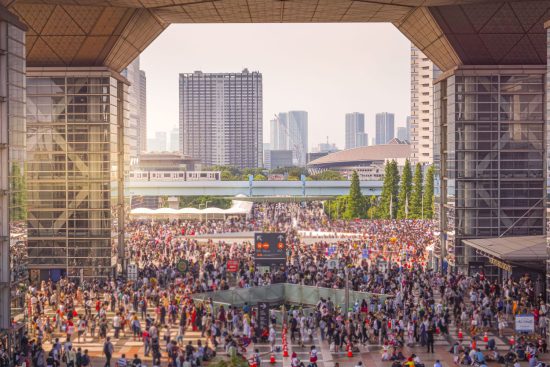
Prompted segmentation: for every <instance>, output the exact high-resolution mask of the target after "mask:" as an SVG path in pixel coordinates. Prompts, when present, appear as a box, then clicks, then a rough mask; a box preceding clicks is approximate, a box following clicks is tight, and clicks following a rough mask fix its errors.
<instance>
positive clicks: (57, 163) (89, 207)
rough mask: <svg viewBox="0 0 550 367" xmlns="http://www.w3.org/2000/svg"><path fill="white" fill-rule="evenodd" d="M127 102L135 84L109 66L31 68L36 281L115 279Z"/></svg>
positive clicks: (31, 231) (30, 179)
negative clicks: (63, 278) (83, 68)
mask: <svg viewBox="0 0 550 367" xmlns="http://www.w3.org/2000/svg"><path fill="white" fill-rule="evenodd" d="M126 101H127V85H126V84H125V83H124V82H123V80H122V79H120V77H119V76H118V75H115V74H113V73H112V72H110V71H108V70H107V69H100V70H95V69H92V70H85V71H83V70H80V69H75V70H74V71H70V69H69V71H57V69H54V68H52V69H51V70H48V69H46V70H45V71H44V70H43V69H36V70H35V69H32V68H29V70H28V73H27V158H28V159H27V186H28V194H27V199H28V206H29V213H28V237H29V239H28V257H29V267H30V268H31V280H37V279H47V278H56V277H59V276H62V275H68V276H69V277H71V278H78V279H85V278H97V277H108V276H110V275H111V274H112V270H113V266H114V265H115V264H116V256H117V253H118V252H119V248H118V243H119V238H121V236H122V231H121V227H122V225H123V210H124V209H123V205H122V204H123V195H119V194H120V192H119V188H122V187H123V185H122V183H123V181H121V180H122V179H123V176H124V158H125V157H124V152H125V151H126V150H125V149H124V148H123V147H124V139H123V132H124V127H125V126H126V124H125V123H126V122H127V117H128V111H127V109H126V108H125V107H124V104H125V102H126ZM126 162H127V161H126ZM121 214H122V215H121ZM118 218H122V219H121V220H119V219H118ZM121 245H122V243H121Z"/></svg>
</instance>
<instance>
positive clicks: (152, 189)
mask: <svg viewBox="0 0 550 367" xmlns="http://www.w3.org/2000/svg"><path fill="white" fill-rule="evenodd" d="M350 184H351V181H251V182H249V181H175V182H173V181H156V182H149V181H143V182H140V181H126V184H125V189H124V193H125V195H126V197H131V196H203V195H206V196H236V195H239V194H241V195H246V196H339V195H347V194H348V192H349V187H350ZM382 184H383V182H382V181H363V182H361V191H362V193H363V195H365V196H372V195H375V196H379V195H380V193H381V192H382ZM115 190H116V189H115Z"/></svg>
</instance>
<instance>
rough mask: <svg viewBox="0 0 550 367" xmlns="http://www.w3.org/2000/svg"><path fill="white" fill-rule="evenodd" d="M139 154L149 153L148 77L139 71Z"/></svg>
mask: <svg viewBox="0 0 550 367" xmlns="http://www.w3.org/2000/svg"><path fill="white" fill-rule="evenodd" d="M139 87H140V91H139V135H138V139H139V152H145V151H147V76H146V75H145V71H143V70H140V71H139Z"/></svg>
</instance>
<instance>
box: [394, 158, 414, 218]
mask: <svg viewBox="0 0 550 367" xmlns="http://www.w3.org/2000/svg"><path fill="white" fill-rule="evenodd" d="M411 188H412V172H411V164H410V162H409V160H408V159H407V160H406V161H405V166H404V167H403V173H402V175H401V182H400V185H399V200H398V203H397V205H398V209H397V218H399V219H403V218H407V217H408V213H409V206H410V205H409V200H410V199H411Z"/></svg>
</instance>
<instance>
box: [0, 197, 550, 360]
mask: <svg viewBox="0 0 550 367" xmlns="http://www.w3.org/2000/svg"><path fill="white" fill-rule="evenodd" d="M126 231H127V233H128V234H129V238H128V244H127V246H126V247H127V249H128V251H129V255H130V257H131V259H132V262H134V263H135V264H136V265H137V267H138V277H137V279H136V280H132V281H130V280H126V279H124V280H123V279H109V280H94V281H85V282H83V283H79V284H77V283H76V282H77V281H78V280H77V279H66V278H65V279H61V280H60V281H58V282H57V283H54V282H52V281H51V280H50V281H43V282H42V283H41V284H39V285H36V286H34V287H30V288H29V290H28V292H27V300H28V302H29V303H30V306H31V309H32V314H31V327H30V329H29V331H28V334H26V335H25V336H24V337H23V341H22V344H21V348H20V349H19V350H17V353H16V356H15V360H16V361H17V363H18V364H19V365H22V364H23V363H25V366H27V367H29V366H31V365H33V366H37V367H46V366H47V367H58V366H60V365H61V364H62V363H66V365H67V367H86V366H88V365H89V363H90V357H89V356H88V352H87V350H85V349H84V350H83V349H81V347H79V345H80V343H81V342H90V341H101V342H102V343H103V355H104V358H105V360H106V365H108V366H110V364H111V360H112V359H113V358H115V356H116V355H117V354H116V353H117V351H116V350H114V345H113V342H112V340H111V338H115V339H119V338H127V339H132V338H133V340H136V341H140V342H141V343H142V347H143V349H142V352H143V354H142V355H143V356H145V357H149V356H150V357H151V358H152V365H153V366H160V365H161V363H164V364H163V365H167V366H170V367H194V366H199V365H201V364H202V363H203V361H206V360H210V359H212V358H213V357H215V356H216V354H217V353H219V351H222V350H223V351H224V352H226V353H227V354H228V355H237V354H243V355H245V356H247V357H252V358H253V359H255V358H257V357H258V356H257V355H256V354H257V352H254V350H253V348H252V347H251V345H253V344H256V343H261V342H265V343H268V344H270V346H271V348H274V346H275V343H276V325H277V324H278V323H280V320H277V318H276V317H275V314H274V313H272V317H271V323H270V325H269V326H267V327H266V326H265V325H264V326H263V327H262V326H260V325H259V324H258V321H257V317H256V316H257V315H256V311H255V309H254V307H252V305H248V304H245V305H244V306H242V307H232V306H219V305H216V304H215V303H214V302H213V301H212V300H211V299H208V298H207V300H206V301H194V300H193V298H192V296H193V294H196V293H205V292H215V291H218V290H227V289H230V288H231V287H238V288H248V287H257V286H267V285H270V284H273V283H277V282H286V283H292V284H300V285H306V286H315V287H325V288H335V289H341V288H344V287H345V286H346V281H347V282H348V286H349V288H350V289H351V290H354V291H359V292H369V293H372V294H374V296H372V297H368V298H367V297H365V299H364V300H363V301H362V302H361V303H359V302H358V303H355V304H353V305H351V307H350V308H349V309H344V308H343V307H342V305H339V304H335V303H334V300H331V299H323V298H321V299H320V300H319V302H317V303H316V304H315V305H310V306H313V307H312V308H309V309H307V308H300V307H296V308H293V309H291V310H289V311H288V313H287V314H286V315H285V317H284V319H285V322H286V323H287V325H288V327H289V332H290V338H291V339H292V340H296V341H297V342H298V343H300V344H301V345H304V344H305V343H308V342H309V343H311V342H312V340H313V335H314V334H315V335H317V334H318V335H319V336H320V339H321V341H322V342H323V343H327V346H328V347H329V348H330V350H331V351H332V352H333V353H337V352H340V351H344V350H348V349H349V348H352V349H353V348H357V347H359V346H360V345H366V344H374V345H380V346H381V356H380V358H381V359H382V360H385V361H392V362H395V363H400V364H402V363H408V362H411V361H409V359H411V360H412V361H413V363H414V360H416V364H415V365H416V366H419V365H421V361H420V360H419V357H418V356H414V357H412V356H411V357H410V358H406V357H405V351H406V349H405V347H406V346H423V347H425V348H426V350H427V351H428V353H433V352H434V338H435V335H436V334H448V333H449V326H450V325H451V323H455V324H456V325H457V327H459V328H461V329H462V330H464V333H465V334H466V333H468V334H470V335H471V336H474V337H475V336H476V335H477V336H479V335H481V334H482V333H483V332H484V331H485V330H488V329H493V330H495V331H496V332H497V333H499V334H500V335H501V336H502V334H503V333H504V331H505V330H506V329H507V328H508V324H509V323H511V322H512V321H513V316H514V315H516V314H518V313H530V314H533V315H534V316H535V320H536V325H537V331H538V332H539V333H540V334H541V335H544V334H545V333H546V329H547V325H546V317H545V316H546V313H547V308H546V304H545V303H544V300H543V298H542V294H540V292H539V290H538V288H537V282H536V280H533V279H532V278H531V277H530V276H529V275H528V274H526V275H524V276H522V277H520V278H518V279H511V278H510V279H507V280H506V281H505V282H504V283H500V282H498V281H497V280H495V279H488V278H487V277H485V275H484V274H483V273H478V274H475V275H473V276H467V275H464V274H461V273H452V274H451V273H449V274H443V273H441V272H436V271H433V270H432V269H431V268H430V266H429V258H428V256H429V255H428V251H427V249H428V248H429V247H433V245H434V244H435V243H436V241H437V240H436V237H435V236H434V224H433V223H432V222H431V221H424V220H356V221H342V220H330V219H329V218H328V217H327V216H326V215H325V214H324V211H323V206H322V203H320V202H311V203H307V204H301V203H265V204H255V205H254V207H253V211H252V214H251V215H250V217H248V218H231V219H227V220H223V221H219V220H208V221H206V220H203V221H191V220H186V221H167V222H154V223H152V222H149V221H132V222H129V223H128V224H127V228H126ZM248 231H270V232H285V233H286V238H287V247H286V248H287V261H286V266H283V267H280V268H272V269H270V270H266V269H263V268H258V267H256V266H255V262H254V253H255V249H254V244H253V243H252V242H248V241H232V240H231V239H230V238H225V239H223V238H218V239H212V238H208V236H201V237H200V238H198V237H196V236H197V235H199V234H201V235H205V234H214V233H225V232H248ZM300 231H306V232H308V231H309V232H319V233H334V237H335V238H334V239H329V238H309V239H308V238H305V237H304V236H300V235H299V233H300ZM302 233H303V232H302ZM341 233H348V234H349V233H353V234H355V235H354V236H351V237H350V236H347V237H346V236H339V235H338V234H341ZM229 260H234V261H237V262H238V264H239V266H238V269H239V270H238V271H237V273H236V274H235V276H229V272H228V269H227V263H228V261H229ZM332 260H337V261H332ZM182 261H185V262H186V265H187V270H186V271H185V272H183V273H182V271H181V269H179V268H178V264H180V263H181V262H182ZM381 295H384V297H382V296H381ZM279 326H280V325H279ZM109 330H114V333H111V334H112V335H111V334H109V333H108V332H109ZM173 330H176V331H177V332H176V335H177V337H176V338H175V339H173V338H172V334H173V333H172V331H173ZM189 330H192V331H199V332H200V335H201V340H200V342H198V343H196V344H193V343H191V342H185V335H186V332H188V331H189ZM108 334H109V335H108ZM60 335H62V337H61V336H60ZM473 340H474V342H473V345H472V344H470V345H463V344H461V343H459V344H458V346H453V348H452V349H451V351H450V352H451V353H452V354H453V356H454V357H455V363H457V364H460V363H468V362H475V361H477V362H480V363H481V362H484V361H485V360H488V359H495V360H499V359H500V358H501V357H503V358H511V357H510V356H509V355H500V354H499V352H498V351H497V352H496V354H495V352H494V351H489V352H487V353H485V354H484V353H481V352H480V353H481V354H480V355H478V354H477V350H478V348H477V346H476V345H475V338H474V339H473ZM73 343H74V344H73ZM75 344H76V345H75ZM45 345H48V346H50V347H49V348H48V351H45V350H44V346H45ZM518 351H519V353H517V352H518ZM501 352H504V351H501ZM514 352H515V353H516V356H517V358H520V357H523V358H527V359H533V358H535V359H536V358H537V355H540V354H541V353H544V352H546V345H545V344H540V345H538V344H537V345H536V347H535V348H533V347H532V345H530V344H529V341H527V340H523V339H518V341H517V343H516V344H515V345H514ZM312 353H313V352H312ZM314 353H315V354H316V353H317V351H316V350H315V352H314ZM522 353H523V354H522ZM310 354H311V353H310ZM128 357H130V356H128ZM310 357H311V358H310V359H315V360H316V356H315V358H314V357H313V356H310ZM481 357H483V358H481ZM296 359H297V357H296ZM480 359H482V360H480ZM293 360H294V358H293ZM297 362H298V365H299V363H303V361H299V360H298V361H297ZM141 363H142V362H141V359H140V358H139V356H137V355H136V356H134V359H133V360H132V361H130V359H128V360H127V359H126V356H125V355H122V356H120V358H119V359H118V360H117V365H118V367H124V366H127V365H132V366H134V367H138V366H139V365H140V364H141ZM293 363H294V362H293ZM308 363H311V360H310V361H306V365H307V364H308ZM313 363H314V362H313ZM409 365H410V364H409ZM1 367H3V366H1Z"/></svg>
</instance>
